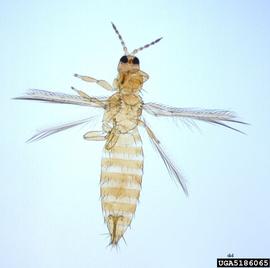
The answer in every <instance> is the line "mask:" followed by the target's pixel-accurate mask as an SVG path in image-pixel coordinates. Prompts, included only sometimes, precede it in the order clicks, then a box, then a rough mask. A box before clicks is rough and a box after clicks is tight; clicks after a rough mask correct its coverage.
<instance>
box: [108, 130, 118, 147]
mask: <svg viewBox="0 0 270 268" xmlns="http://www.w3.org/2000/svg"><path fill="white" fill-rule="evenodd" d="M118 138H119V132H118V131H117V129H116V127H113V128H112V130H111V131H110V132H109V133H108V134H107V136H106V139H107V141H106V144H105V148H106V150H111V149H112V148H113V146H114V145H115V144H116V142H117V140H118Z"/></svg>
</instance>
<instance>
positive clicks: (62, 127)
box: [27, 116, 96, 142]
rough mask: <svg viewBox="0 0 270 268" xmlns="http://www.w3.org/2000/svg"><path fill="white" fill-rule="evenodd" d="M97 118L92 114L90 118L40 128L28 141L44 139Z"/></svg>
mask: <svg viewBox="0 0 270 268" xmlns="http://www.w3.org/2000/svg"><path fill="white" fill-rule="evenodd" d="M95 118H96V116H92V117H88V118H85V119H82V120H78V121H73V122H69V123H65V124H62V125H58V126H55V127H51V128H46V129H43V130H40V131H38V132H37V133H36V134H35V135H34V136H33V137H31V138H30V139H29V140H27V142H34V141H39V140H42V139H44V138H46V137H48V136H51V135H53V134H55V133H58V132H61V131H64V130H67V129H70V128H72V127H76V126H79V125H83V124H86V123H89V122H90V121H92V120H93V119H95Z"/></svg>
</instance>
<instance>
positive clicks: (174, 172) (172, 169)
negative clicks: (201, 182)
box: [144, 120, 188, 195]
mask: <svg viewBox="0 0 270 268" xmlns="http://www.w3.org/2000/svg"><path fill="white" fill-rule="evenodd" d="M144 126H145V128H146V131H147V134H148V136H149V139H150V141H151V143H152V145H153V147H154V148H155V149H156V150H157V152H158V153H159V155H160V157H161V159H162V160H163V162H164V164H165V166H166V168H167V170H168V172H169V175H170V176H171V177H172V178H173V179H176V182H177V184H180V186H181V187H182V189H183V191H184V193H185V194H186V195H188V190H187V186H186V182H185V179H184V177H183V176H182V175H181V173H180V171H179V170H178V169H177V167H176V166H175V164H174V163H173V162H172V161H171V160H170V159H169V157H168V155H167V154H166V153H165V151H164V150H163V148H162V146H161V143H160V141H159V140H158V139H157V138H156V136H155V135H154V133H153V131H152V130H151V129H150V128H149V126H148V125H147V124H146V122H145V120H144Z"/></svg>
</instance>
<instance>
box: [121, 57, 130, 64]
mask: <svg viewBox="0 0 270 268" xmlns="http://www.w3.org/2000/svg"><path fill="white" fill-rule="evenodd" d="M120 62H121V63H127V62H128V57H127V56H123V57H121V59H120Z"/></svg>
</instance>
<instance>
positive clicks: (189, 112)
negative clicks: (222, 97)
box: [143, 102, 247, 134]
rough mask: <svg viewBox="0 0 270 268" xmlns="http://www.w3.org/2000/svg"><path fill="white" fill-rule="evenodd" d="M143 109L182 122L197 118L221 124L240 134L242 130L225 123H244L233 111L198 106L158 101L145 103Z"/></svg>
mask: <svg viewBox="0 0 270 268" xmlns="http://www.w3.org/2000/svg"><path fill="white" fill-rule="evenodd" d="M143 107H144V110H145V111H146V112H147V113H149V114H152V115H154V116H165V117H175V118H179V119H182V120H184V122H187V123H191V124H195V122H194V121H193V120H199V121H203V122H206V123H211V124H217V125H221V126H224V127H227V128H230V129H233V130H235V131H238V132H240V133H242V134H245V133H244V132H242V131H240V130H238V129H237V128H234V127H231V126H229V125H227V124H226V123H227V122H229V123H239V124H246V125H247V123H245V122H242V121H240V120H238V119H237V116H236V115H235V113H233V112H231V111H226V110H218V109H198V108H176V107H171V106H167V105H163V104H158V103H152V102H149V103H145V104H144V106H143Z"/></svg>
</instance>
